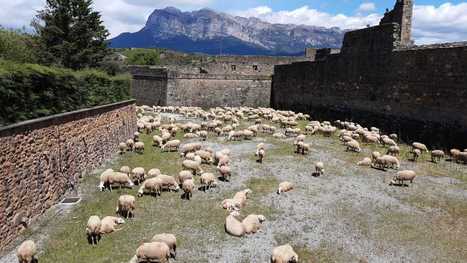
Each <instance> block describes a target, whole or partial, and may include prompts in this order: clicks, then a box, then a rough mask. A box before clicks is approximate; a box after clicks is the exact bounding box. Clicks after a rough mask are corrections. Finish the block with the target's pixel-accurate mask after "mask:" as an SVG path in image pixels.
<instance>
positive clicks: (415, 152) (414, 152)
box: [412, 148, 422, 162]
mask: <svg viewBox="0 0 467 263" xmlns="http://www.w3.org/2000/svg"><path fill="white" fill-rule="evenodd" d="M421 155H422V152H421V151H420V149H417V148H416V149H413V150H412V160H413V161H414V162H416V161H417V160H418V158H420V156H421Z"/></svg>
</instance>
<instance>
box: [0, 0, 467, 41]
mask: <svg viewBox="0 0 467 263" xmlns="http://www.w3.org/2000/svg"><path fill="white" fill-rule="evenodd" d="M395 1H396V0H286V1H282V0H228V1H225V0H94V5H95V8H96V9H97V10H99V11H100V12H101V13H102V15H103V20H104V23H105V25H106V26H107V28H108V29H109V30H110V32H111V35H112V37H114V36H117V35H118V34H120V33H122V32H135V31H138V30H139V29H141V28H142V27H143V26H144V24H145V21H146V19H147V17H148V16H149V15H150V14H151V12H152V11H153V10H154V9H156V8H164V7H167V6H174V7H177V8H179V9H181V10H184V11H190V10H196V9H200V8H203V7H208V8H211V9H214V10H217V11H222V12H225V13H229V14H232V15H239V16H245V17H257V18H259V19H262V20H265V21H267V22H270V23H290V24H306V25H314V26H324V27H334V26H335V27H340V28H344V29H356V28H362V27H365V26H366V25H367V24H370V25H374V24H377V23H378V22H379V19H380V18H381V16H382V14H383V13H384V10H385V9H386V8H392V7H393V6H394V3H395ZM44 2H45V0H0V7H1V8H0V25H2V26H4V27H8V28H20V27H23V26H26V27H28V26H29V24H30V21H31V19H32V17H33V15H34V14H35V12H36V10H39V9H41V8H42V7H43V5H44ZM413 38H414V39H415V42H416V43H417V44H428V43H439V42H454V41H462V40H464V41H465V40H467V1H458V0H451V1H443V0H416V1H415V8H414V24H413Z"/></svg>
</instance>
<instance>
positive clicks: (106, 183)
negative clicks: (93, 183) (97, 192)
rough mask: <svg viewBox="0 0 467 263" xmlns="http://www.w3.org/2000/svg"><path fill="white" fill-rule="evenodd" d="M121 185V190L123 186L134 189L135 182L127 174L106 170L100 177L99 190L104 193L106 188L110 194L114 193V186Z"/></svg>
mask: <svg viewBox="0 0 467 263" xmlns="http://www.w3.org/2000/svg"><path fill="white" fill-rule="evenodd" d="M114 184H115V185H119V186H120V188H121V187H122V185H128V186H129V187H133V185H134V184H133V181H132V180H131V179H130V177H129V176H128V175H127V174H124V173H119V172H114V171H113V170H112V169H107V170H105V171H104V172H103V173H102V174H101V177H100V183H99V186H98V187H99V189H101V191H104V190H105V188H108V189H109V190H110V192H112V186H113V185H114Z"/></svg>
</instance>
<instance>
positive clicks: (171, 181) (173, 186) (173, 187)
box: [156, 174, 180, 192]
mask: <svg viewBox="0 0 467 263" xmlns="http://www.w3.org/2000/svg"><path fill="white" fill-rule="evenodd" d="M156 178H159V179H160V180H161V182H162V190H168V191H175V192H178V191H179V190H180V187H179V186H178V183H177V181H176V180H175V178H174V177H173V176H169V175H165V174H161V175H159V176H157V177H156Z"/></svg>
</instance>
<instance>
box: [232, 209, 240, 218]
mask: <svg viewBox="0 0 467 263" xmlns="http://www.w3.org/2000/svg"><path fill="white" fill-rule="evenodd" d="M230 215H231V216H233V217H238V216H240V212H239V211H237V210H232V211H230Z"/></svg>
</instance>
